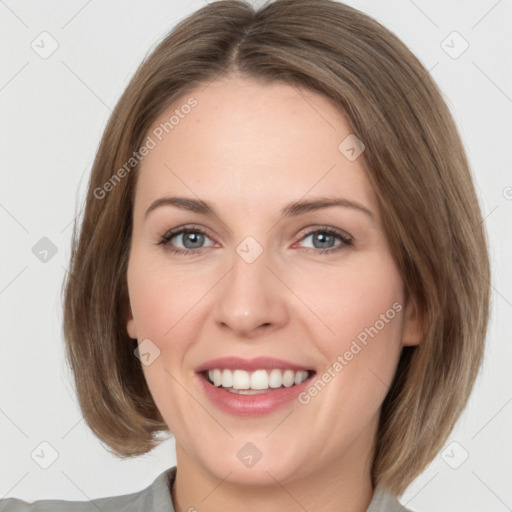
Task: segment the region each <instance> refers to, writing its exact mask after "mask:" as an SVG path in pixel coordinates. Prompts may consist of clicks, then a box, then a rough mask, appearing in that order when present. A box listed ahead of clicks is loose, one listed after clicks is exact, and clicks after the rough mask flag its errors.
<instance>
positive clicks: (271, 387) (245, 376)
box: [201, 368, 316, 395]
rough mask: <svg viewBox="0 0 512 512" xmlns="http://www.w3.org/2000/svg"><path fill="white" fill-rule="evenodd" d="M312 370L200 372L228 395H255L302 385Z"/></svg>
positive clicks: (215, 370) (214, 370)
mask: <svg viewBox="0 0 512 512" xmlns="http://www.w3.org/2000/svg"><path fill="white" fill-rule="evenodd" d="M315 373H316V372H315V371H314V370H299V371H294V370H290V369H283V370H281V369H277V368H273V369H271V370H270V369H260V370H256V371H253V372H248V371H245V370H230V369H221V368H215V369H212V370H206V371H204V372H201V375H202V376H203V377H204V378H205V379H206V380H207V381H208V382H209V383H210V384H212V385H213V386H216V387H218V388H221V389H223V390H225V391H228V392H230V393H237V394H241V395H257V394H261V393H269V392H272V391H276V390H278V389H282V388H290V387H293V386H297V385H298V384H302V383H303V382H304V381H305V380H307V379H309V378H311V377H312V376H313V375H314V374H315Z"/></svg>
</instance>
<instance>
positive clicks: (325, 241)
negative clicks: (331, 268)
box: [313, 233, 334, 249]
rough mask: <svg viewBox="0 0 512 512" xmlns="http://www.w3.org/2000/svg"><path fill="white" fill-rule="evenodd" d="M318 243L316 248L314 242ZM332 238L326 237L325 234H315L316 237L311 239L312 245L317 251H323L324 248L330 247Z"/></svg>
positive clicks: (330, 236)
mask: <svg viewBox="0 0 512 512" xmlns="http://www.w3.org/2000/svg"><path fill="white" fill-rule="evenodd" d="M317 241H318V242H319V244H320V246H318V245H317V244H316V243H315V242H317ZM333 241H334V237H333V236H332V235H327V234H325V233H317V235H316V237H313V244H314V245H315V248H317V249H325V248H326V247H332V244H330V243H329V242H333Z"/></svg>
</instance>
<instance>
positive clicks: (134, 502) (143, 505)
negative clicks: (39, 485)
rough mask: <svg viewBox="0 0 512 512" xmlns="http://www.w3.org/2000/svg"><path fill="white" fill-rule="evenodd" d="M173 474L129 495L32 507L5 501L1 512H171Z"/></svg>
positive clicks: (165, 474) (169, 472) (43, 502)
mask: <svg viewBox="0 0 512 512" xmlns="http://www.w3.org/2000/svg"><path fill="white" fill-rule="evenodd" d="M175 471H176V466H175V467H173V468H170V469H167V470H166V471H164V472H163V473H161V474H160V475H159V476H158V477H157V478H156V480H154V482H153V483H152V484H151V485H150V486H149V487H146V488H145V489H143V490H142V491H138V492H134V493H131V494H123V495H122V496H113V497H108V498H98V499H93V500H90V501H66V500H39V501H34V502H33V503H27V502H25V501H22V500H20V499H17V498H7V499H3V500H0V512H98V510H101V512H119V511H123V512H149V511H151V510H167V511H169V512H174V508H173V506H172V501H171V495H170V491H169V481H170V480H171V479H172V478H174V475H175Z"/></svg>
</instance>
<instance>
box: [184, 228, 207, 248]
mask: <svg viewBox="0 0 512 512" xmlns="http://www.w3.org/2000/svg"><path fill="white" fill-rule="evenodd" d="M188 242H191V244H192V245H188ZM203 242H204V235H203V234H201V233H196V232H194V231H187V232H185V233H183V245H184V246H185V247H186V248H187V249H197V248H198V247H201V245H202V244H203Z"/></svg>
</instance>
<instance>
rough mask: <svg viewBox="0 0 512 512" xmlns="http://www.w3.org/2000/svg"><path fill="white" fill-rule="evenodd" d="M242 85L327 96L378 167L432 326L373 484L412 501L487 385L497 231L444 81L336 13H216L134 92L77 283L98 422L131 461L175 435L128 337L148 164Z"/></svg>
mask: <svg viewBox="0 0 512 512" xmlns="http://www.w3.org/2000/svg"><path fill="white" fill-rule="evenodd" d="M233 75H236V76H241V77H244V78H247V79H250V80H257V81H259V83H263V84H264V83H271V82H283V83H286V84H288V85H291V86H293V87H295V88H296V89H297V91H298V92H300V88H305V89H308V90H311V91H314V92H317V93H320V94H322V95H324V96H325V97H327V98H329V99H330V100H332V101H333V102H334V104H335V105H337V107H338V108H339V109H340V111H341V112H342V113H343V114H344V115H345V117H346V119H347V122H348V123H349V126H350V127H351V130H352V131H353V133H354V134H356V136H357V137H358V138H359V139H360V140H361V141H363V143H364V145H365V147H366V150H365V152H364V153H363V155H362V158H363V165H364V168H365V171H366V172H367V175H368V178H369V179H370V182H371V184H372V186H373V189H374V191H375V193H376V195H377V197H378V202H379V206H380V209H381V213H382V218H383V222H384V228H385V232H386V236H387V239H388V243H389V246H390V249H391V253H392V255H393V258H394V259H395V262H396V264H397V267H398V269H399V271H400V274H401V276H402V279H403V282H404V289H405V292H406V295H407V297H409V298H410V299H411V300H413V301H414V304H415V307H416V310H417V312H418V314H419V316H420V318H421V323H422V327H423V337H422V339H421V342H420V343H419V344H418V345H416V346H406V347H404V348H403V350H402V353H401V357H400V360H399V363H398V367H397V371H396V374H395V377H394V380H393V382H392V384H391V386H390V388H389V390H388V393H387V395H386V398H385V400H384V403H383V405H382V409H381V414H380V423H379V428H378V432H377V439H376V443H375V449H374V454H373V465H372V472H371V477H372V481H373V484H374V485H377V484H381V485H383V486H385V487H387V488H388V489H389V490H390V491H391V492H392V493H394V494H395V495H397V496H398V495H401V494H403V492H404V491H405V489H406V488H407V487H408V485H409V484H410V483H411V482H412V481H413V480H414V479H415V478H416V477H417V476H418V475H419V474H420V473H421V472H422V471H423V470H424V469H425V467H426V466H427V464H428V463H429V462H430V461H431V460H432V459H433V458H434V457H435V455H436V454H437V453H438V452H439V451H440V449H441V448H442V446H443V445H444V443H445V441H446V439H447V437H448V435H449V433H450V431H451V430H452V428H453V426H454V424H455V421H456V420H457V418H458V416H459V415H460V413H461V412H462V410H463V409H464V407H465V405H466V403H467V400H468V397H469V395H470V393H471V391H472V389H473V385H474V381H475V379H476V376H477V375H478V371H479V368H480V364H481V361H482V357H483V352H484V343H485V336H486V330H487V322H488V314H489V293H490V292H489V288H490V285H489V281H490V268H489V259H488V253H487V245H486V234H485V231H484V229H483V225H482V215H481V211H480V208H479V205H478V200H477V196H476V193H475V189H474V185H473V181H472V177H471V171H470V168H469V164H468V160H467V157H466V154H465V151H464V148H463V145H462V142H461V140H460V137H459V134H458V132H457V128H456V125H455V123H454V120H453V118H452V116H451V114H450V112H449V109H448V107H447V105H446V103H445V102H444V100H443V98H442V94H441V92H440V90H439V89H438V87H437V85H436V84H435V82H434V81H433V79H432V78H431V77H430V75H429V73H428V71H427V70H426V69H425V68H424V67H423V65H422V64H421V63H420V61H419V60H418V59H417V58H416V57H415V56H414V55H413V54H412V53H411V51H410V50H409V49H408V48H407V47H406V46H405V45H404V44H403V43H402V42H401V41H400V40H399V39H398V38H397V37H396V36H395V35H394V34H393V33H391V32H390V31H389V30H387V29H386V28H384V27H383V26H382V25H380V24H379V23H378V22H376V21H375V20H374V19H372V18H371V17H369V16H367V15H365V14H363V13H361V12H359V11H358V10H356V9H354V8H351V7H348V6H346V5H344V4H342V3H338V2H335V1H332V0H316V1H315V2H311V1H310V0H276V1H274V2H267V3H266V4H265V5H263V6H262V7H260V8H259V9H258V10H256V9H255V8H254V7H253V6H251V5H250V4H248V3H246V2H244V1H241V0H221V1H217V2H214V3H211V4H209V5H207V6H205V7H204V8H201V9H199V10H198V11H196V12H195V13H193V14H192V15H191V16H189V17H188V18H186V19H184V20H183V21H181V22H180V23H179V24H178V25H177V26H176V27H175V28H174V29H173V30H172V31H171V32H170V33H169V34H168V35H166V37H165V38H164V39H163V40H162V41H161V42H160V43H159V44H158V46H156V48H155V49H154V50H153V51H152V52H151V53H150V54H149V55H148V56H146V58H145V59H144V61H143V62H142V64H141V65H140V66H139V68H138V70H137V71H136V73H135V75H134V76H133V78H132V79H131V81H130V82H129V84H128V86H127V88H126V90H125V91H124V93H123V95H122V96H121V98H120V100H119V102H118V103H117V105H116V107H115V110H114V112H113V114H112V116H111V117H110V119H109V121H108V123H107V126H106V128H105V131H104V133H103V136H102V139H101V142H100V145H99V148H98V151H97V155H96V158H95V160H94V164H93V167H92V173H91V176H90V180H89V183H88V190H87V194H86V197H85V213H84V215H83V219H82V223H81V228H78V227H77V226H78V223H79V221H78V220H77V221H75V225H74V228H73V235H72V248H71V258H70V268H69V275H68V276H67V277H66V278H65V281H64V282H63V290H62V291H63V296H64V297H63V300H64V318H63V330H64V338H65V343H66V358H67V362H68V364H70V367H71V369H72V371H73V376H74V377H73V378H74V384H75V387H76V392H77V395H78V401H79V405H80V407H81V409H82V412H83V414H84V417H85V420H86V423H87V424H88V425H89V427H90V428H91V429H92V431H93V432H94V433H95V435H96V436H97V437H98V438H99V439H100V440H101V441H102V442H103V443H105V444H106V447H107V449H108V450H109V451H110V452H111V453H112V454H114V455H116V456H118V457H131V456H136V455H141V454H144V453H146V452H148V451H149V450H151V449H152V448H154V447H155V446H157V445H158V444H159V443H160V442H161V439H159V438H158V436H157V435H156V434H157V433H159V432H163V433H165V432H169V429H168V427H167V425H166V424H165V422H164V420H163V418H162V416H161V414H160V412H159V411H158V409H157V407H156V405H155V403H154V401H153V398H152V396H151V393H150V391H149V389H148V386H147V384H146V381H145V378H144V375H143V371H142V367H141V363H140V361H139V359H138V358H137V357H135V355H134V349H135V348H136V347H137V342H136V340H133V339H131V338H130V337H129V336H128V334H127V331H126V320H127V313H128V311H129V310H128V307H129V298H128V291H127V281H126V272H127V263H128V258H129V251H130V243H131V230H132V215H133V201H134V193H135V187H136V183H137V176H138V172H137V171H138V169H139V165H134V161H133V158H132V157H134V156H135V155H136V154H137V155H138V154H139V153H138V151H139V149H140V148H142V146H143V145H144V141H145V139H146V138H147V137H148V131H149V129H150V128H151V127H152V124H153V123H154V121H155V119H156V118H157V116H159V114H161V113H162V112H163V111H164V110H165V109H166V108H168V107H169V106H170V105H171V104H172V103H173V102H174V101H175V100H177V99H178V98H180V97H182V96H183V95H184V94H187V93H188V92H190V91H191V90H193V89H194V88H196V87H198V86H206V85H207V84H208V83H210V82H211V81H213V80H215V79H216V78H219V77H228V76H233ZM340 142H341V141H340ZM140 153H142V149H141V151H140ZM127 162H130V166H132V167H133V168H128V169H127V165H126V164H127ZM135 163H138V162H135ZM123 166H124V170H125V172H122V169H123ZM128 171H130V172H128Z"/></svg>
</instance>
